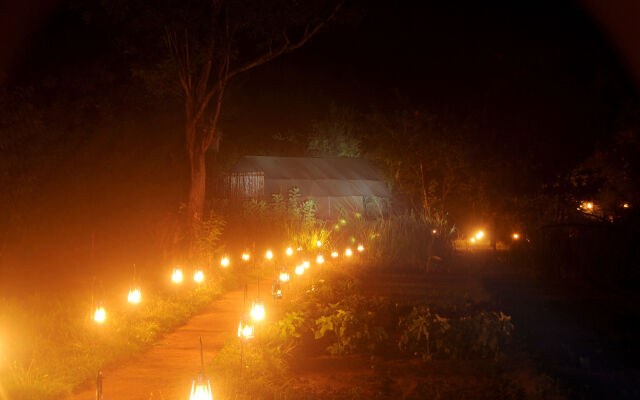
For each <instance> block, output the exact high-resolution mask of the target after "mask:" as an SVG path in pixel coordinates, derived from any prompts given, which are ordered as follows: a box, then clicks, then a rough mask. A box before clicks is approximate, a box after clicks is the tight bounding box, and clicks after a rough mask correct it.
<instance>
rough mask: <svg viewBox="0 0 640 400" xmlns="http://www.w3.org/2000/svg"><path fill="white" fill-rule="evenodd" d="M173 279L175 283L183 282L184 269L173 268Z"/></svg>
mask: <svg viewBox="0 0 640 400" xmlns="http://www.w3.org/2000/svg"><path fill="white" fill-rule="evenodd" d="M171 280H172V281H173V282H174V283H180V282H182V270H181V269H180V268H174V269H173V274H171Z"/></svg>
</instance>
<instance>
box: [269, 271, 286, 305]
mask: <svg viewBox="0 0 640 400" xmlns="http://www.w3.org/2000/svg"><path fill="white" fill-rule="evenodd" d="M287 280H289V274H287ZM271 295H272V296H273V298H274V299H275V300H278V299H281V298H282V285H280V281H278V280H277V279H275V280H274V281H273V284H272V285H271Z"/></svg>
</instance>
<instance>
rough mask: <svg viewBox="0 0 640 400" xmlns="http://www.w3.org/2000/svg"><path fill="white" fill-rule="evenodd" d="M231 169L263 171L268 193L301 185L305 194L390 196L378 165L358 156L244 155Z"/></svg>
mask: <svg viewBox="0 0 640 400" xmlns="http://www.w3.org/2000/svg"><path fill="white" fill-rule="evenodd" d="M231 172H264V180H265V182H264V185H265V193H279V192H282V191H286V190H288V189H289V188H292V187H298V188H300V192H301V194H302V195H303V196H378V197H391V195H390V193H389V191H388V190H387V186H386V185H385V183H384V181H383V180H382V177H381V176H380V174H378V172H377V171H376V170H375V168H373V166H371V164H369V163H368V162H367V161H365V160H362V159H357V158H315V157H266V156H245V157H242V158H241V159H240V160H239V161H238V163H237V164H236V165H235V166H234V167H233V169H232V171H231Z"/></svg>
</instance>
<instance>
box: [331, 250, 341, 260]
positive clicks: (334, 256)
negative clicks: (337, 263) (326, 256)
mask: <svg viewBox="0 0 640 400" xmlns="http://www.w3.org/2000/svg"><path fill="white" fill-rule="evenodd" d="M338 256H339V254H338V252H337V251H335V250H334V251H332V252H331V258H338Z"/></svg>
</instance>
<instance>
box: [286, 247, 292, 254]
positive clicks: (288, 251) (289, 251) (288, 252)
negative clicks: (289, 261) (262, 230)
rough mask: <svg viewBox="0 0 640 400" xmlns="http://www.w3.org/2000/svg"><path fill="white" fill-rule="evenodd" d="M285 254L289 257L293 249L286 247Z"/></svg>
mask: <svg viewBox="0 0 640 400" xmlns="http://www.w3.org/2000/svg"><path fill="white" fill-rule="evenodd" d="M285 253H286V254H287V255H288V256H290V255H292V254H293V249H292V248H291V247H287V250H286V251H285Z"/></svg>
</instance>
